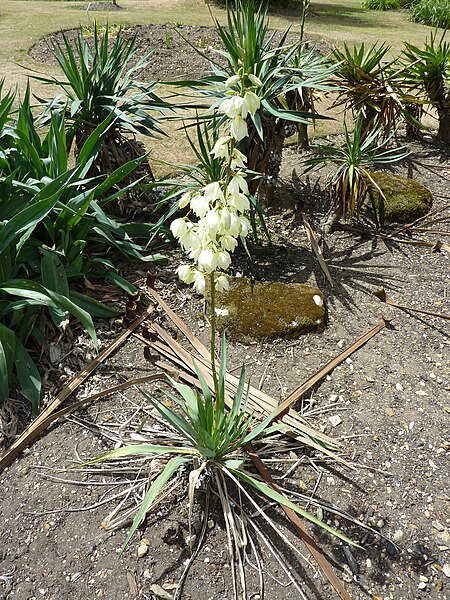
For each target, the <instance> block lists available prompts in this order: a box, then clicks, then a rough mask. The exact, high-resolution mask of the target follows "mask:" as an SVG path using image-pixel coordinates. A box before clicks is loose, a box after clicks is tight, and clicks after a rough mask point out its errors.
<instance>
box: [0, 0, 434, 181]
mask: <svg viewBox="0 0 450 600" xmlns="http://www.w3.org/2000/svg"><path fill="white" fill-rule="evenodd" d="M119 4H120V6H121V7H122V8H123V9H124V10H121V11H109V12H106V11H96V12H90V13H87V12H86V7H87V5H88V2H80V1H78V0H2V2H1V5H0V77H4V78H5V83H6V89H7V88H9V87H13V86H16V85H17V87H18V89H19V91H21V90H23V89H24V87H25V85H26V82H27V78H28V73H27V70H26V68H24V67H28V68H31V69H35V70H38V71H41V72H42V71H46V72H47V73H49V72H51V71H52V69H53V73H54V74H56V73H57V72H58V71H57V70H56V67H53V68H52V67H50V66H49V65H43V64H41V63H36V62H34V61H33V60H32V59H31V58H30V57H29V55H28V51H29V48H30V47H31V46H32V45H33V44H35V43H36V42H37V41H38V40H39V39H40V38H41V37H43V36H45V35H48V34H50V33H52V32H54V31H58V30H61V29H72V28H76V27H78V26H80V25H88V24H92V20H93V19H94V18H95V19H97V20H98V22H99V23H105V22H106V21H109V22H110V23H120V24H123V25H124V26H130V25H135V24H145V23H170V22H172V23H175V22H182V23H185V24H195V25H211V15H210V13H209V8H208V5H207V4H206V3H205V2H204V0H119ZM211 10H212V12H213V14H214V15H215V16H216V17H218V18H219V19H220V20H221V21H224V19H225V14H224V11H223V10H221V9H219V8H217V7H212V8H211ZM298 21H299V16H298V11H296V10H295V11H294V10H292V11H288V12H286V13H283V14H281V13H278V14H274V15H272V17H271V25H272V27H276V28H280V29H285V28H286V27H288V26H289V25H290V26H291V27H292V30H293V31H294V32H295V31H296V30H298V29H299V24H298ZM306 31H307V34H309V35H311V36H314V37H317V38H325V39H327V40H328V41H330V42H332V43H336V44H339V43H342V42H344V41H345V42H350V43H352V42H355V43H357V42H361V41H362V40H364V41H365V42H366V43H371V42H375V41H377V40H386V41H387V42H388V43H389V44H391V45H392V52H393V53H398V51H399V50H400V48H401V47H402V42H403V41H409V42H412V43H414V44H418V45H421V44H422V42H423V41H424V39H425V38H426V36H427V35H428V34H429V33H430V31H431V29H430V28H429V27H425V26H423V25H419V24H417V23H412V22H411V21H409V20H408V18H407V13H406V12H401V11H387V12H378V11H368V10H364V9H362V8H361V6H360V0H340V1H338V2H331V1H328V2H325V1H321V0H316V1H313V2H311V6H310V14H309V17H308V20H307V28H306ZM32 90H33V92H34V93H35V94H37V95H42V96H45V97H48V96H49V94H51V89H50V88H49V87H45V88H43V87H42V86H41V85H40V84H39V82H37V81H33V83H32ZM323 110H325V109H323ZM319 111H320V108H319ZM339 129H340V126H339ZM166 130H168V132H169V133H170V127H167V128H166ZM334 130H336V122H335V121H334V122H322V123H320V124H319V125H318V128H317V131H316V135H323V134H325V133H332V132H333V131H334ZM167 144H168V141H167V139H166V140H162V141H161V142H159V143H156V144H155V142H152V143H151V145H152V148H153V149H154V150H155V155H157V156H159V157H161V158H163V159H164V158H165V155H166V145H167ZM181 145H182V146H183V148H181V149H180V150H181V154H180V156H181V157H183V155H184V156H185V153H186V150H187V148H186V147H184V144H181ZM168 147H169V148H170V151H169V155H170V156H171V159H172V160H173V159H176V157H174V153H173V144H170V143H169V145H168ZM163 170H164V169H163ZM157 171H158V169H157Z"/></svg>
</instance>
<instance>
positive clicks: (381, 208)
mask: <svg viewBox="0 0 450 600" xmlns="http://www.w3.org/2000/svg"><path fill="white" fill-rule="evenodd" d="M370 176H371V177H372V179H373V180H374V181H375V183H376V184H377V185H378V186H379V188H380V189H381V191H382V192H383V194H384V196H385V200H384V201H383V199H382V198H380V192H379V191H378V190H377V189H376V188H375V186H373V185H372V186H371V188H370V195H371V196H372V198H373V201H374V205H375V210H376V212H377V217H378V221H379V222H380V223H412V222H413V221H415V220H416V219H419V218H420V217H423V216H424V215H426V214H427V213H428V212H429V211H430V209H431V207H432V205H433V195H432V193H431V192H430V190H429V189H428V188H426V187H425V186H424V185H422V184H421V183H418V182H417V181H414V179H407V178H406V177H401V176H400V175H395V174H394V173H386V172H384V171H374V172H372V173H370ZM366 204H367V205H368V207H369V208H370V204H371V203H370V198H367V200H366Z"/></svg>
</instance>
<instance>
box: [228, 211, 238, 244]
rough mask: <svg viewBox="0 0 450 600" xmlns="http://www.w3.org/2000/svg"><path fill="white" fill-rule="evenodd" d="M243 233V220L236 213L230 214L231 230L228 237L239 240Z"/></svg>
mask: <svg viewBox="0 0 450 600" xmlns="http://www.w3.org/2000/svg"><path fill="white" fill-rule="evenodd" d="M240 233H241V220H240V218H239V217H238V216H237V215H236V213H233V212H230V228H229V230H228V235H231V236H232V237H235V238H237V237H238V236H239V234H240Z"/></svg>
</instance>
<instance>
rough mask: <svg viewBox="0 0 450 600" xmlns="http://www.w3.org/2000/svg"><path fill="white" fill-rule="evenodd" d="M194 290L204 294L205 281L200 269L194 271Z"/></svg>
mask: <svg viewBox="0 0 450 600" xmlns="http://www.w3.org/2000/svg"><path fill="white" fill-rule="evenodd" d="M193 287H194V290H195V291H196V292H197V293H198V294H204V293H205V287H206V282H205V276H204V275H203V273H202V272H201V271H197V270H196V271H194V285H193Z"/></svg>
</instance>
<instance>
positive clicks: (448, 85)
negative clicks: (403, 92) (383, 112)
mask: <svg viewBox="0 0 450 600" xmlns="http://www.w3.org/2000/svg"><path fill="white" fill-rule="evenodd" d="M445 36H446V32H445V31H444V32H443V33H442V35H441V36H440V38H439V39H437V31H435V32H434V33H432V34H431V36H430V39H429V40H428V39H427V40H426V42H425V44H424V47H423V48H419V47H418V46H414V45H413V44H409V43H407V42H405V49H404V51H403V58H404V59H405V63H406V68H404V69H403V70H402V72H401V78H402V80H403V82H404V84H405V85H408V86H410V87H412V88H413V89H415V90H416V91H417V92H418V94H419V97H420V98H421V100H422V102H427V103H429V104H431V105H432V106H433V107H434V108H435V109H436V111H437V114H438V119H439V128H438V133H437V139H438V140H440V141H442V142H444V143H447V144H448V143H449V142H450V42H448V41H446V39H445Z"/></svg>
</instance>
